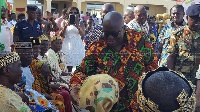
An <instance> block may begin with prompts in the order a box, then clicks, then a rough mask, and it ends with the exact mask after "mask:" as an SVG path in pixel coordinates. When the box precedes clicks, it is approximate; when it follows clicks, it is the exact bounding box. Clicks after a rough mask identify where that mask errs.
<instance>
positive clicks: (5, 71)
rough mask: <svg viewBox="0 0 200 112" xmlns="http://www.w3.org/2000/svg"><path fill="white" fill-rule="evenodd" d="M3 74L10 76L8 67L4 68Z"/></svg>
mask: <svg viewBox="0 0 200 112" xmlns="http://www.w3.org/2000/svg"><path fill="white" fill-rule="evenodd" d="M3 73H4V74H5V75H7V76H8V75H9V72H8V67H5V68H3Z"/></svg>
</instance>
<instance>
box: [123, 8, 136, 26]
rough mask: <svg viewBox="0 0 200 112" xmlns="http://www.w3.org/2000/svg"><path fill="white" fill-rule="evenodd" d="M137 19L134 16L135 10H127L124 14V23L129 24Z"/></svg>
mask: <svg viewBox="0 0 200 112" xmlns="http://www.w3.org/2000/svg"><path fill="white" fill-rule="evenodd" d="M134 18H135V16H134V12H133V10H131V9H127V10H126V11H125V12H124V22H125V23H126V24H128V23H129V22H130V21H131V20H133V19H134Z"/></svg>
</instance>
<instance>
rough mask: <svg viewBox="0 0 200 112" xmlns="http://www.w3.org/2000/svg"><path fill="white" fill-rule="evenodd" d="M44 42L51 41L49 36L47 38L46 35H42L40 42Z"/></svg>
mask: <svg viewBox="0 0 200 112" xmlns="http://www.w3.org/2000/svg"><path fill="white" fill-rule="evenodd" d="M43 40H46V41H49V38H48V36H46V35H44V34H43V35H41V36H39V41H40V43H41V41H43Z"/></svg>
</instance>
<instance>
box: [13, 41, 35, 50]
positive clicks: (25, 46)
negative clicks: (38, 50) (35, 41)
mask: <svg viewBox="0 0 200 112" xmlns="http://www.w3.org/2000/svg"><path fill="white" fill-rule="evenodd" d="M15 49H32V42H15Z"/></svg>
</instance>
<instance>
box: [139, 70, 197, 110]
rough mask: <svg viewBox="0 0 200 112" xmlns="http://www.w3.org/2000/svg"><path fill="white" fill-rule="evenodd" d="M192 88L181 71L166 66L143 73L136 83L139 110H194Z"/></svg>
mask: <svg viewBox="0 0 200 112" xmlns="http://www.w3.org/2000/svg"><path fill="white" fill-rule="evenodd" d="M193 88H194V86H193V84H192V83H191V82H190V81H188V80H187V79H186V78H185V76H184V75H183V74H182V73H179V72H175V71H171V70H169V69H168V68H166V67H161V68H158V69H157V70H155V71H152V72H149V73H147V74H144V75H143V76H142V77H141V79H140V81H139V84H138V95H137V100H138V103H139V108H140V111H142V112H172V111H173V112H194V107H195V92H194V90H193ZM198 112H199V111H198Z"/></svg>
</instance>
